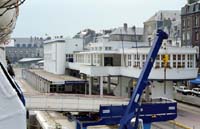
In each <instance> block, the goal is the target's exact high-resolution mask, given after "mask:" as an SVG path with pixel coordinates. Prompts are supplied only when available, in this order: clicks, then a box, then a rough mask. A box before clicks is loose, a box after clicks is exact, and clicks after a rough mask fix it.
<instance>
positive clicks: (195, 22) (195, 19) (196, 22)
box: [194, 16, 199, 26]
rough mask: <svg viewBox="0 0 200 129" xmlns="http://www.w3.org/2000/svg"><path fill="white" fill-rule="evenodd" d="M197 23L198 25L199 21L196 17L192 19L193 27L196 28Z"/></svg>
mask: <svg viewBox="0 0 200 129" xmlns="http://www.w3.org/2000/svg"><path fill="white" fill-rule="evenodd" d="M198 23H199V19H198V17H197V16H195V17H194V25H195V26H198Z"/></svg>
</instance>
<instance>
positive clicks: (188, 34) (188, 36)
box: [187, 32, 190, 40]
mask: <svg viewBox="0 0 200 129" xmlns="http://www.w3.org/2000/svg"><path fill="white" fill-rule="evenodd" d="M187 40H190V32H187Z"/></svg>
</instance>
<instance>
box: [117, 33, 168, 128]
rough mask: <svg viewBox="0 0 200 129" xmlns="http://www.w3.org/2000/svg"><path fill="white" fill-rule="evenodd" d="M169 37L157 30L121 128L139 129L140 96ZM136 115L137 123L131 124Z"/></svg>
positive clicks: (121, 122)
mask: <svg viewBox="0 0 200 129" xmlns="http://www.w3.org/2000/svg"><path fill="white" fill-rule="evenodd" d="M167 38H168V35H167V34H166V33H165V32H164V31H162V30H158V31H157V35H156V38H155V40H154V43H153V45H152V47H151V50H150V52H149V54H148V58H147V60H146V63H145V65H144V68H143V70H142V72H141V74H140V77H139V79H138V82H137V85H136V88H135V90H134V92H133V94H132V97H131V99H130V101H129V104H128V106H127V108H126V111H125V113H124V116H123V117H122V119H121V121H120V127H119V129H138V119H139V114H140V107H141V102H140V98H141V95H142V93H143V90H144V89H145V88H146V86H147V85H148V77H149V74H150V72H151V69H152V67H153V64H154V61H155V59H156V57H157V55H158V51H159V49H160V47H161V45H162V42H163V40H164V39H167ZM158 110H159V109H158ZM134 117H135V118H136V121H135V125H131V119H132V118H134Z"/></svg>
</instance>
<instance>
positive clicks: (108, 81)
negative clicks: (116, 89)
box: [107, 76, 110, 94]
mask: <svg viewBox="0 0 200 129" xmlns="http://www.w3.org/2000/svg"><path fill="white" fill-rule="evenodd" d="M107 84H108V90H107V91H108V94H109V93H110V76H108V80H107Z"/></svg>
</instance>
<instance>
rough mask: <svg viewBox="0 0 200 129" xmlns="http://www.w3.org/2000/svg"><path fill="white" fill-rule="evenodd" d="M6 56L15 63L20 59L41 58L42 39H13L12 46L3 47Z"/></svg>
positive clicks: (42, 55)
mask: <svg viewBox="0 0 200 129" xmlns="http://www.w3.org/2000/svg"><path fill="white" fill-rule="evenodd" d="M5 49H6V56H7V58H8V59H9V60H10V61H11V62H12V63H15V62H17V61H19V60H20V59H22V58H43V57H44V54H43V39H42V38H38V37H34V38H33V37H31V38H14V39H13V45H9V46H6V47H5Z"/></svg>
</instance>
